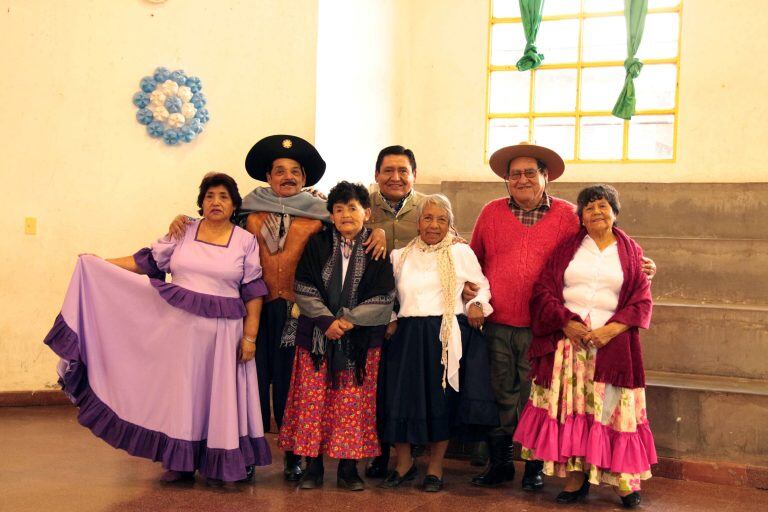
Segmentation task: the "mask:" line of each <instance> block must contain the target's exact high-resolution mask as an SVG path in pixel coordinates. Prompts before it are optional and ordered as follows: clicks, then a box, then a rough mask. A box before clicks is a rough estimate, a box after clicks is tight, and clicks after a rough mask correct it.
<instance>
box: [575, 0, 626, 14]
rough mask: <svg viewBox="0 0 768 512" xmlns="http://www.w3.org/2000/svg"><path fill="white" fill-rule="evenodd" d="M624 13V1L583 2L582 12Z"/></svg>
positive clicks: (587, 0) (595, 0)
mask: <svg viewBox="0 0 768 512" xmlns="http://www.w3.org/2000/svg"><path fill="white" fill-rule="evenodd" d="M616 11H624V0H584V12H616Z"/></svg>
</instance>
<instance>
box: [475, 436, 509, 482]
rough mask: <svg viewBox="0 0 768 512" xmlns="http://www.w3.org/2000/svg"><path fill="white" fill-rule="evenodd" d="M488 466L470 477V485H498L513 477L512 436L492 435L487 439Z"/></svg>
mask: <svg viewBox="0 0 768 512" xmlns="http://www.w3.org/2000/svg"><path fill="white" fill-rule="evenodd" d="M488 458H489V463H488V467H487V468H486V469H485V471H483V472H482V473H480V474H479V475H477V476H475V477H474V478H472V485H478V486H480V487H498V486H499V485H501V484H503V483H504V482H508V481H510V480H512V479H513V478H515V465H514V464H513V462H512V436H509V435H504V436H494V437H491V438H489V439H488Z"/></svg>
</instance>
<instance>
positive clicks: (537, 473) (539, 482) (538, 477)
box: [523, 460, 544, 491]
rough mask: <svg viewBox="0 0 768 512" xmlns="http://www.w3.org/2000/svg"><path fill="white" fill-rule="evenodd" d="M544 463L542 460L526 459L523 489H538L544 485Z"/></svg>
mask: <svg viewBox="0 0 768 512" xmlns="http://www.w3.org/2000/svg"><path fill="white" fill-rule="evenodd" d="M543 469H544V463H543V462H542V461H540V460H528V461H525V471H524V472H523V490H524V491H538V490H539V489H541V488H542V487H544V477H543V476H542V473H541V472H542V470H543Z"/></svg>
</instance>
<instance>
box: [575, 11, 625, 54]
mask: <svg viewBox="0 0 768 512" xmlns="http://www.w3.org/2000/svg"><path fill="white" fill-rule="evenodd" d="M583 39H584V48H583V50H584V56H583V58H584V60H585V61H591V62H594V61H605V60H616V61H621V62H624V59H626V58H627V28H626V26H625V24H624V16H609V17H607V18H587V19H585V20H584V38H583Z"/></svg>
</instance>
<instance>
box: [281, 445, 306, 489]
mask: <svg viewBox="0 0 768 512" xmlns="http://www.w3.org/2000/svg"><path fill="white" fill-rule="evenodd" d="M303 474H304V471H303V470H302V469H301V456H300V455H296V454H295V453H293V452H285V458H284V459H283V476H284V477H285V479H286V480H287V481H288V482H298V481H299V480H301V476H302V475H303Z"/></svg>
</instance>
